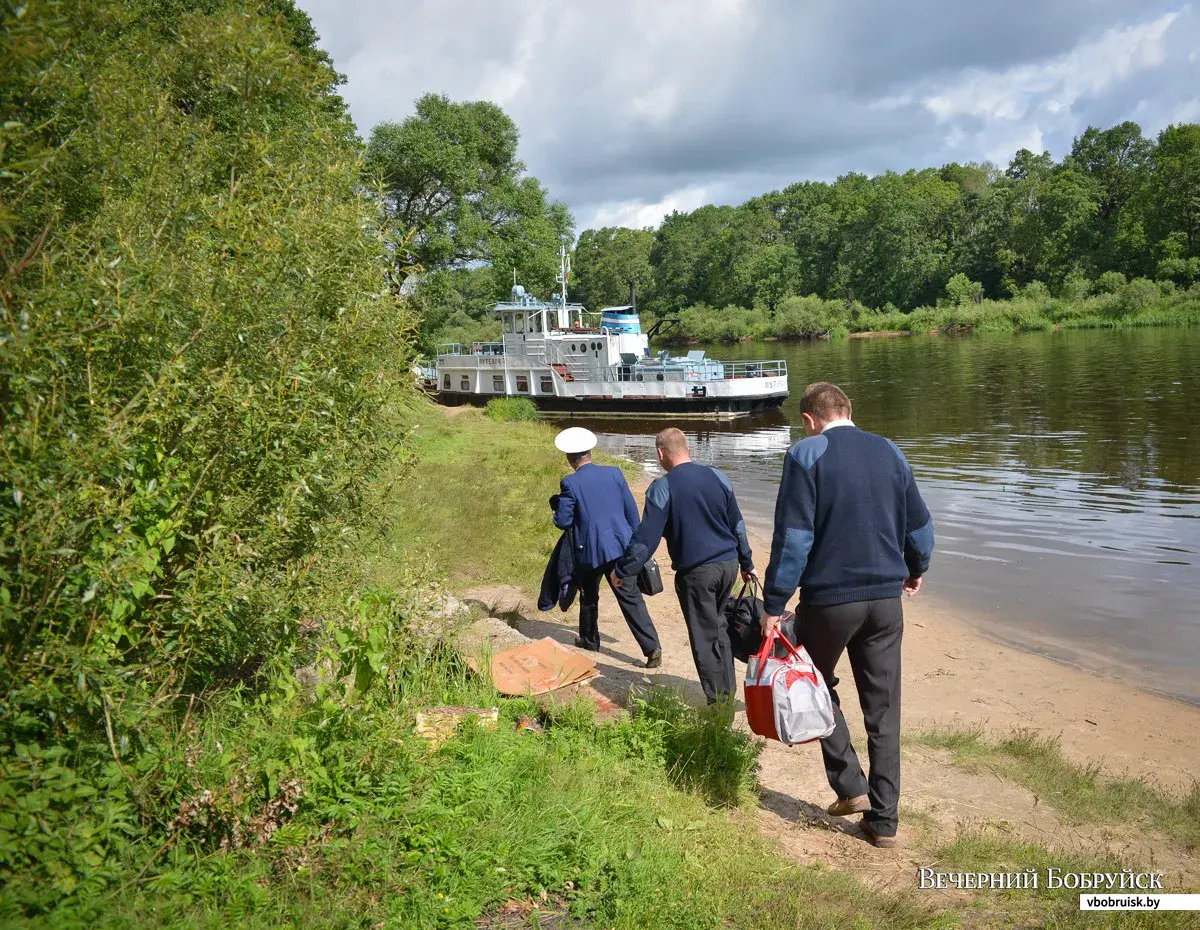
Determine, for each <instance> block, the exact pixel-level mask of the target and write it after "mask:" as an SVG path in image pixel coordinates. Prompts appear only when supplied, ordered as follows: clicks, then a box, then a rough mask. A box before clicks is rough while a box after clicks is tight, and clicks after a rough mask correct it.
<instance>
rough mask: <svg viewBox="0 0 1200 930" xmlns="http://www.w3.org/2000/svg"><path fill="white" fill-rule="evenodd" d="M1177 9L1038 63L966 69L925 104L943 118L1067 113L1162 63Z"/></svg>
mask: <svg viewBox="0 0 1200 930" xmlns="http://www.w3.org/2000/svg"><path fill="white" fill-rule="evenodd" d="M1184 9H1185V10H1186V9H1187V8H1186V7H1185V8H1184ZM1181 12H1182V11H1172V12H1170V13H1164V14H1163V15H1162V16H1159V17H1158V18H1157V19H1152V20H1148V21H1146V22H1143V23H1138V24H1137V25H1133V26H1123V27H1120V28H1114V29H1109V30H1108V31H1107V32H1105V33H1104V34H1103V35H1102V36H1101V37H1100V38H1099V39H1096V40H1095V41H1092V42H1085V43H1083V44H1081V45H1078V46H1076V47H1075V48H1074V49H1072V50H1071V51H1070V52H1068V53H1066V54H1065V55H1061V56H1059V57H1057V58H1052V59H1050V60H1048V61H1044V62H1041V63H1039V64H1034V65H1019V66H1017V67H1014V68H1009V69H1007V70H1004V71H978V70H973V71H968V72H967V73H966V74H965V75H964V76H962V77H960V78H958V79H956V80H955V82H954V86H953V87H948V88H946V89H944V90H943V91H941V92H940V93H936V94H932V95H930V96H927V97H926V98H925V99H924V101H923V103H924V105H925V108H926V109H927V110H929V111H930V112H931V113H933V115H934V116H936V117H937V118H938V119H939V120H943V121H944V120H949V119H953V118H955V117H960V116H974V117H980V118H983V119H990V120H1018V119H1022V118H1024V117H1026V116H1028V115H1029V114H1030V112H1031V111H1032V110H1034V109H1037V108H1041V109H1042V110H1044V111H1045V112H1046V113H1049V114H1060V113H1065V112H1069V111H1070V109H1071V106H1072V105H1073V104H1074V103H1075V102H1076V101H1077V100H1079V98H1080V97H1082V96H1083V95H1085V94H1096V93H1099V92H1101V91H1104V90H1106V89H1108V88H1109V87H1110V86H1111V85H1112V84H1113V83H1114V82H1116V81H1117V80H1120V79H1123V78H1127V77H1129V76H1130V75H1132V74H1134V73H1136V72H1138V71H1143V70H1147V69H1151V68H1158V67H1160V66H1161V65H1162V64H1163V62H1164V61H1165V60H1166V54H1165V42H1164V40H1165V37H1166V34H1167V30H1168V29H1170V28H1171V24H1172V23H1174V22H1175V20H1176V19H1178V18H1179V16H1180V15H1181Z"/></svg>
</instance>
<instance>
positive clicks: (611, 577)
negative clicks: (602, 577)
mask: <svg viewBox="0 0 1200 930" xmlns="http://www.w3.org/2000/svg"><path fill="white" fill-rule="evenodd" d="M622 581H624V579H623V578H618V577H617V570H616V569H615V568H614V569H613V570H612V571H611V572H609V573H608V583H609V584H611V585H612V586H613V587H614V588H619V587H621V582H622Z"/></svg>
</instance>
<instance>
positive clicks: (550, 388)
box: [542, 375, 554, 394]
mask: <svg viewBox="0 0 1200 930" xmlns="http://www.w3.org/2000/svg"><path fill="white" fill-rule="evenodd" d="M542 393H543V394H553V393H554V381H553V379H552V378H551V377H550V376H549V375H542Z"/></svg>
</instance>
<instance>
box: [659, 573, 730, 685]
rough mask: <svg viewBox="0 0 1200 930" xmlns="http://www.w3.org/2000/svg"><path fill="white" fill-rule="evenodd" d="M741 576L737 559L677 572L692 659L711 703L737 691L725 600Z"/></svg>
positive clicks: (677, 587) (677, 583)
mask: <svg viewBox="0 0 1200 930" xmlns="http://www.w3.org/2000/svg"><path fill="white" fill-rule="evenodd" d="M737 577H738V562H737V559H731V560H730V561H728V562H709V563H708V564H707V565H699V566H697V567H696V568H693V569H689V570H688V571H686V572H678V573H677V574H676V575H675V593H676V594H677V595H679V606H680V607H681V608H682V609H683V620H684V622H685V623H686V624H687V631H688V641H689V642H690V643H691V646H692V659H693V660H695V662H696V674H698V675H699V676H700V687H702V688H703V689H704V696H705V697H706V698H708V703H709V704H714V703H716V701H717V699H718V698H720V697H730V698H732V697H734V696H735V695H736V694H737V679H735V678H734V677H733V648H732V647H731V646H730V645H729V627H728V625H727V624H726V622H725V602H726V601H727V600H729V592H730V591H732V590H733V583H734V582H735V581H737Z"/></svg>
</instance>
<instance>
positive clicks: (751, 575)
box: [742, 569, 758, 584]
mask: <svg viewBox="0 0 1200 930" xmlns="http://www.w3.org/2000/svg"><path fill="white" fill-rule="evenodd" d="M752 581H753V582H754V583H755V584H758V572H756V571H755V570H754V569H750V571H746V570H745V569H743V570H742V584H750V582H752Z"/></svg>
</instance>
